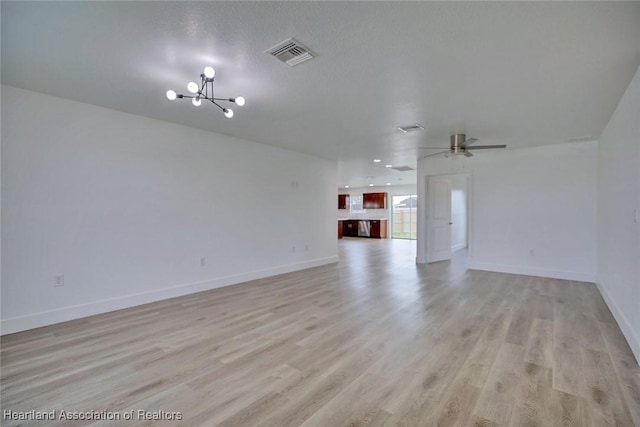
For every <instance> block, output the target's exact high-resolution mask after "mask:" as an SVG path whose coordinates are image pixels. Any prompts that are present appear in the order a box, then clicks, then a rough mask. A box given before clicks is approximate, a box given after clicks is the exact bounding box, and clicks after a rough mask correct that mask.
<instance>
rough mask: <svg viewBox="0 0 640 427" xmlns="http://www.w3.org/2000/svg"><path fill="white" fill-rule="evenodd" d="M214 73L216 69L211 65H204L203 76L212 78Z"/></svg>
mask: <svg viewBox="0 0 640 427" xmlns="http://www.w3.org/2000/svg"><path fill="white" fill-rule="evenodd" d="M215 75H216V70H214V69H213V68H212V67H205V68H204V76H205V77H206V78H208V79H212V78H214V77H215Z"/></svg>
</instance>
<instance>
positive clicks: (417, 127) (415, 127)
mask: <svg viewBox="0 0 640 427" xmlns="http://www.w3.org/2000/svg"><path fill="white" fill-rule="evenodd" d="M398 130H399V131H400V132H402V133H407V132H416V131H419V130H424V128H423V127H422V126H421V125H419V124H418V123H416V124H415V125H409V126H398Z"/></svg>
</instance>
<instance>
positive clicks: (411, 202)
mask: <svg viewBox="0 0 640 427" xmlns="http://www.w3.org/2000/svg"><path fill="white" fill-rule="evenodd" d="M391 206H392V209H391V224H392V227H391V238H392V239H407V240H416V239H417V238H418V228H417V224H418V212H417V208H418V196H417V195H415V194H406V195H400V196H393V197H392V203H391Z"/></svg>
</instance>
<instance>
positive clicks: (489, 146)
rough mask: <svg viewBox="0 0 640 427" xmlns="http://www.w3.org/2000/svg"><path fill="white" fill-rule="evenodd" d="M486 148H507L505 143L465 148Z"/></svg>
mask: <svg viewBox="0 0 640 427" xmlns="http://www.w3.org/2000/svg"><path fill="white" fill-rule="evenodd" d="M487 148H507V146H506V145H476V146H475V147H467V150H485V149H487Z"/></svg>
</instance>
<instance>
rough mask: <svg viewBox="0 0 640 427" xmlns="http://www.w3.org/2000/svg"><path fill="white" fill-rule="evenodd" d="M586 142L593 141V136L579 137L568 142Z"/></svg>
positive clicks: (569, 139)
mask: <svg viewBox="0 0 640 427" xmlns="http://www.w3.org/2000/svg"><path fill="white" fill-rule="evenodd" d="M586 141H593V137H592V136H591V135H587V136H578V137H575V138H568V139H567V142H586Z"/></svg>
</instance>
